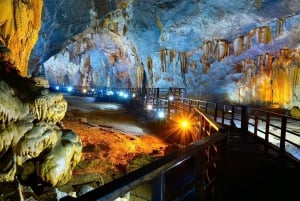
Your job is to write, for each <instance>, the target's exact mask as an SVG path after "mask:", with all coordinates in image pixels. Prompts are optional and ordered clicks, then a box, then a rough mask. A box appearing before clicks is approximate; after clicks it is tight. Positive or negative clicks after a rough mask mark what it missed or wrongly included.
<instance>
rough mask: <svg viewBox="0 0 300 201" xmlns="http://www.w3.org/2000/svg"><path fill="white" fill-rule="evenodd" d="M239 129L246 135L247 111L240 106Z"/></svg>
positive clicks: (245, 107)
mask: <svg viewBox="0 0 300 201" xmlns="http://www.w3.org/2000/svg"><path fill="white" fill-rule="evenodd" d="M241 128H242V131H243V133H244V134H247V133H248V110H247V106H242V114H241Z"/></svg>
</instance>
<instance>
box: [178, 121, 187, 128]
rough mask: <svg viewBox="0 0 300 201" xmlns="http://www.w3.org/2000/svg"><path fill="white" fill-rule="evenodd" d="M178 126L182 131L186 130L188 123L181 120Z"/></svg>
mask: <svg viewBox="0 0 300 201" xmlns="http://www.w3.org/2000/svg"><path fill="white" fill-rule="evenodd" d="M180 125H181V127H182V128H183V129H186V128H188V127H189V122H188V121H187V120H183V121H182V122H181V124H180Z"/></svg>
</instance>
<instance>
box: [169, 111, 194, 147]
mask: <svg viewBox="0 0 300 201" xmlns="http://www.w3.org/2000/svg"><path fill="white" fill-rule="evenodd" d="M194 122H195V116H194V113H193V112H188V113H180V114H177V115H175V116H173V117H172V120H171V122H170V125H169V129H168V131H167V134H166V138H168V139H170V140H172V141H175V142H176V143H178V144H181V145H187V144H190V143H192V142H194V141H195V139H196V138H195V128H194V126H193V125H194V124H195V123H194Z"/></svg>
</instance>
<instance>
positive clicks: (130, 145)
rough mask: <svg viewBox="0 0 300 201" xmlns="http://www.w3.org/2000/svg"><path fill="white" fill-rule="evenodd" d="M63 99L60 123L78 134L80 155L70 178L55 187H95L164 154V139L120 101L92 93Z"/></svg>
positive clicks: (62, 189)
mask: <svg viewBox="0 0 300 201" xmlns="http://www.w3.org/2000/svg"><path fill="white" fill-rule="evenodd" d="M65 99H66V100H67V101H68V111H67V113H66V115H65V118H64V119H63V121H62V123H63V126H64V127H65V128H67V129H71V130H73V131H74V132H75V133H77V134H78V135H79V136H80V138H81V140H82V143H83V156H82V160H81V162H80V163H79V164H78V165H77V166H76V168H75V169H74V171H73V178H72V179H71V181H69V182H68V183H67V184H66V185H63V186H60V187H59V189H60V190H61V191H64V192H68V191H72V188H74V187H76V186H78V187H82V186H86V185H89V186H92V187H93V188H95V187H97V186H99V185H102V184H103V183H107V182H109V181H111V180H113V179H115V178H118V177H120V176H122V175H123V174H126V173H128V172H130V171H132V170H134V169H136V168H138V167H141V166H143V165H145V164H147V163H150V162H151V161H153V160H155V159H157V158H159V157H161V156H163V155H164V150H165V148H166V146H167V145H168V143H167V142H165V141H164V140H162V139H161V138H160V137H159V136H158V135H157V134H155V133H154V132H152V131H151V130H150V129H149V128H148V127H147V125H144V124H141V123H139V121H138V120H137V118H138V117H134V116H132V115H130V113H129V112H128V111H126V109H125V108H124V107H122V105H120V104H116V103H110V102H97V101H95V99H94V98H92V97H75V96H65ZM73 190H74V189H73Z"/></svg>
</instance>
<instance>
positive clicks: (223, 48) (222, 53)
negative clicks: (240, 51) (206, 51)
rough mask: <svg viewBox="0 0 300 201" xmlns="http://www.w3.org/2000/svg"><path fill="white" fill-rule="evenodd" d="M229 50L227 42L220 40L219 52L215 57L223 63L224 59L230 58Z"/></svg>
mask: <svg viewBox="0 0 300 201" xmlns="http://www.w3.org/2000/svg"><path fill="white" fill-rule="evenodd" d="M228 53H229V49H228V42H227V41H226V40H222V39H220V40H218V41H217V52H216V55H215V57H216V58H217V59H218V60H219V61H221V60H222V59H223V58H224V57H226V56H228Z"/></svg>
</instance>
